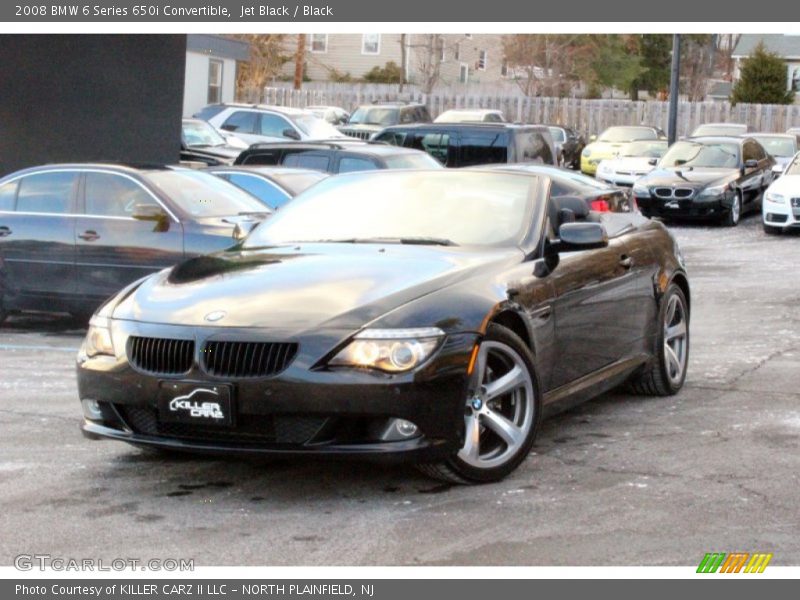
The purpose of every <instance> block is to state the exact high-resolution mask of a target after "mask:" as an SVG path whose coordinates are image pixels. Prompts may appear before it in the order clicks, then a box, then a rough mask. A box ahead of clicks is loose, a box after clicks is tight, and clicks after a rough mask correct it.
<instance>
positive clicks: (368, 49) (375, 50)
mask: <svg viewBox="0 0 800 600" xmlns="http://www.w3.org/2000/svg"><path fill="white" fill-rule="evenodd" d="M380 53H381V34H380V33H365V34H364V35H363V36H361V54H380Z"/></svg>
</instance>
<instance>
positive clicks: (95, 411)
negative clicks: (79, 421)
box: [81, 400, 103, 421]
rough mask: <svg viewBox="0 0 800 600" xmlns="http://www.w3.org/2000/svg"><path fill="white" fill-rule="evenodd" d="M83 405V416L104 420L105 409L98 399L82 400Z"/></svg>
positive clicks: (93, 419)
mask: <svg viewBox="0 0 800 600" xmlns="http://www.w3.org/2000/svg"><path fill="white" fill-rule="evenodd" d="M81 406H82V407H83V416H84V417H86V418H87V419H89V420H90V421H102V420H103V411H102V410H101V408H100V404H99V403H98V402H97V400H81Z"/></svg>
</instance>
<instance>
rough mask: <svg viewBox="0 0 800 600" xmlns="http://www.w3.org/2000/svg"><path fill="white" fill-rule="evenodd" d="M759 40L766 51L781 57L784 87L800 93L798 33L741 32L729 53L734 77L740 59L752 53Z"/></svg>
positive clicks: (736, 76) (737, 73)
mask: <svg viewBox="0 0 800 600" xmlns="http://www.w3.org/2000/svg"><path fill="white" fill-rule="evenodd" d="M759 42H763V44H764V47H765V48H766V49H767V51H768V52H772V53H774V54H777V55H778V56H780V57H781V58H782V59H783V61H784V63H785V64H786V89H787V90H794V91H795V92H798V93H799V94H800V34H797V33H770V34H763V35H760V34H743V35H742V36H741V37H740V38H739V42H738V43H737V44H736V47H735V48H734V49H733V53H732V55H731V56H732V57H733V59H734V61H735V68H734V79H738V78H739V74H740V73H741V65H742V61H743V60H744V59H745V58H747V57H748V56H750V54H752V53H753V51H754V50H755V49H756V47H757V46H758V44H759ZM797 100H800V96H796V101H797Z"/></svg>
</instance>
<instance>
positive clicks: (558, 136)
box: [548, 127, 565, 142]
mask: <svg viewBox="0 0 800 600" xmlns="http://www.w3.org/2000/svg"><path fill="white" fill-rule="evenodd" d="M548 129H549V130H550V135H551V136H553V141H554V142H563V141H564V139H565V138H564V130H563V129H561V128H560V127H548Z"/></svg>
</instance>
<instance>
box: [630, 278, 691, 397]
mask: <svg viewBox="0 0 800 600" xmlns="http://www.w3.org/2000/svg"><path fill="white" fill-rule="evenodd" d="M688 363H689V304H688V303H687V302H686V296H685V295H684V293H683V290H681V288H680V287H679V286H678V285H676V284H674V283H672V284H670V286H669V287H668V288H667V291H666V293H665V294H664V296H663V298H662V299H661V306H660V307H659V310H658V334H657V335H656V348H655V352H654V353H653V359H652V360H651V361H650V363H649V364H648V365H647V366H646V367H645V369H644V371H642V372H641V373H639V374H638V375H637V376H636V377H635V378H634V379H632V380H631V381H630V388H631V391H633V392H634V393H636V394H644V395H648V396H672V395H674V394H677V393H678V391H679V390H680V389H681V388H682V387H683V382H684V381H685V380H686V366H687V365H688Z"/></svg>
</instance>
